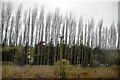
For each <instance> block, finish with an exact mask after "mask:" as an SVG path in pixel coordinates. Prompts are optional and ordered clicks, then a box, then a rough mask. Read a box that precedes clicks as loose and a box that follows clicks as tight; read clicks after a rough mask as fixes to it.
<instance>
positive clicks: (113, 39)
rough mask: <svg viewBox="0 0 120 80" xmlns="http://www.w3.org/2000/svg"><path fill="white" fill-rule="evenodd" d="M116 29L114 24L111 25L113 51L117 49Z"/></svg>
mask: <svg viewBox="0 0 120 80" xmlns="http://www.w3.org/2000/svg"><path fill="white" fill-rule="evenodd" d="M116 36H117V35H116V28H115V25H114V23H112V25H111V37H110V38H111V45H110V46H111V49H116V38H117V37H116Z"/></svg>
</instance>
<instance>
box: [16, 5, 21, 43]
mask: <svg viewBox="0 0 120 80" xmlns="http://www.w3.org/2000/svg"><path fill="white" fill-rule="evenodd" d="M21 16H22V4H20V5H19V7H18V9H17V13H16V24H15V35H16V36H15V37H16V39H15V40H16V41H15V44H16V45H17V43H18V37H19V29H20V25H21V24H20V20H21Z"/></svg>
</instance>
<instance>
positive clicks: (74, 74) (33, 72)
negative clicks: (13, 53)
mask: <svg viewBox="0 0 120 80" xmlns="http://www.w3.org/2000/svg"><path fill="white" fill-rule="evenodd" d="M2 70H3V71H2V77H3V78H37V77H38V78H40V77H43V78H44V77H45V78H59V74H60V73H59V72H60V70H59V67H57V66H49V65H25V66H18V65H3V66H2ZM65 75H66V77H67V78H78V77H79V78H117V77H118V67H117V66H108V67H95V68H93V67H84V68H82V67H80V66H78V65H76V66H72V65H69V66H67V67H66V68H65Z"/></svg>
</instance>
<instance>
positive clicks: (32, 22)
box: [31, 8, 37, 46]
mask: <svg viewBox="0 0 120 80" xmlns="http://www.w3.org/2000/svg"><path fill="white" fill-rule="evenodd" d="M36 17H37V8H33V10H32V17H31V19H32V21H31V46H33V43H34V40H33V39H34V37H33V36H34V34H33V33H34V29H35V23H36Z"/></svg>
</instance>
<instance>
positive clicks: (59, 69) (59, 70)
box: [54, 59, 69, 78]
mask: <svg viewBox="0 0 120 80" xmlns="http://www.w3.org/2000/svg"><path fill="white" fill-rule="evenodd" d="M54 65H55V72H56V74H57V75H60V77H61V78H66V72H67V71H68V69H69V68H68V67H69V61H68V60H66V59H62V60H61V65H60V60H59V61H57V62H55V63H54Z"/></svg>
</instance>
